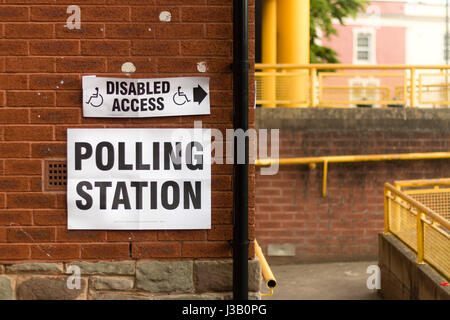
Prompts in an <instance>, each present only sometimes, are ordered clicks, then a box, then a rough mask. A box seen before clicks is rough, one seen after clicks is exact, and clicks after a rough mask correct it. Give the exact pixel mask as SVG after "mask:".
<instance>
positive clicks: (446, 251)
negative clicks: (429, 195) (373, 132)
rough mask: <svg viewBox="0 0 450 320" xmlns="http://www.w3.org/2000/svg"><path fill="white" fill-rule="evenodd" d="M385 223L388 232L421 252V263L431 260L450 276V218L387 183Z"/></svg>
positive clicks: (443, 272) (437, 269) (440, 271)
mask: <svg viewBox="0 0 450 320" xmlns="http://www.w3.org/2000/svg"><path fill="white" fill-rule="evenodd" d="M397 185H401V182H400V184H397ZM384 225H385V228H384V229H385V230H384V232H385V233H392V234H394V235H395V236H396V237H397V238H399V239H400V240H401V241H402V242H403V243H405V244H406V245H407V246H408V247H409V248H411V249H412V250H413V251H414V252H415V253H416V254H417V263H428V264H429V265H431V266H432V267H433V268H434V269H436V271H438V272H439V273H441V274H442V275H443V276H444V277H445V278H446V279H447V280H448V279H450V222H449V221H448V220H447V219H445V218H444V217H443V216H442V215H440V214H438V213H437V212H435V211H434V210H432V209H430V208H428V207H427V206H425V205H424V204H423V203H422V202H421V201H417V200H416V199H414V198H413V197H412V196H411V195H408V194H406V193H405V192H404V191H402V190H400V189H398V188H396V187H394V186H392V185H390V184H389V183H386V184H385V185H384Z"/></svg>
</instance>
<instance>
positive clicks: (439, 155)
mask: <svg viewBox="0 0 450 320" xmlns="http://www.w3.org/2000/svg"><path fill="white" fill-rule="evenodd" d="M448 158H450V152H428V153H399V154H367V155H346V156H323V157H303V158H280V159H257V160H256V161H255V165H256V166H270V165H272V164H279V165H295V164H309V166H310V168H311V169H315V168H316V164H317V163H323V185H322V195H323V196H324V197H325V196H326V194H327V177H328V164H329V163H339V162H366V161H388V160H424V159H448Z"/></svg>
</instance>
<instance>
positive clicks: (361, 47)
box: [353, 30, 375, 64]
mask: <svg viewBox="0 0 450 320" xmlns="http://www.w3.org/2000/svg"><path fill="white" fill-rule="evenodd" d="M374 40H375V37H374V32H373V31H372V30H355V34H354V59H353V62H354V63H355V64H374V63H375V41H374Z"/></svg>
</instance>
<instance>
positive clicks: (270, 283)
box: [255, 239, 278, 296]
mask: <svg viewBox="0 0 450 320" xmlns="http://www.w3.org/2000/svg"><path fill="white" fill-rule="evenodd" d="M255 253H256V256H257V257H258V258H259V261H260V262H261V271H262V274H263V277H264V281H265V283H266V286H267V287H268V288H269V290H270V293H263V294H261V295H262V296H271V295H272V294H273V289H274V288H275V287H276V286H277V284H278V283H277V280H276V279H275V276H274V275H273V273H272V270H271V269H270V266H269V264H268V263H267V260H266V257H264V254H263V252H262V250H261V247H260V246H259V244H258V242H257V241H256V239H255Z"/></svg>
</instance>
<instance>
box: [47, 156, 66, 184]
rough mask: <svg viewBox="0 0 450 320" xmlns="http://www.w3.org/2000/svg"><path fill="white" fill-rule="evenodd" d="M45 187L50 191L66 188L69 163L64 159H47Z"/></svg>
mask: <svg viewBox="0 0 450 320" xmlns="http://www.w3.org/2000/svg"><path fill="white" fill-rule="evenodd" d="M45 170H46V171H45V173H46V174H45V187H46V190H48V191H55V190H66V186H67V164H66V162H65V161H63V160H47V161H46V166H45Z"/></svg>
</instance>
